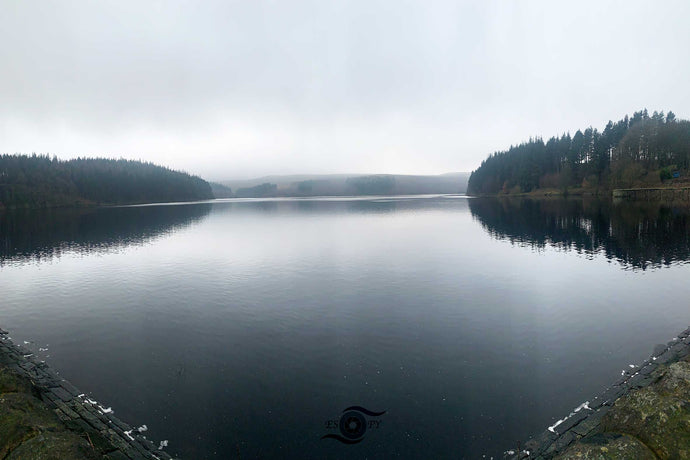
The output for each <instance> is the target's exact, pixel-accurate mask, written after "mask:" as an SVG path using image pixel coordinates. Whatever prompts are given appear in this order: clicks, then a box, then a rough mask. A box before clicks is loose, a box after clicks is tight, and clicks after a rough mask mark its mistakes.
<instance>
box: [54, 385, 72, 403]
mask: <svg viewBox="0 0 690 460" xmlns="http://www.w3.org/2000/svg"><path fill="white" fill-rule="evenodd" d="M50 392H51V393H53V394H54V395H55V396H57V397H58V398H60V399H61V400H62V401H70V400H71V399H72V395H71V394H69V393H67V392H66V391H65V390H64V389H63V388H62V387H55V388H51V389H50Z"/></svg>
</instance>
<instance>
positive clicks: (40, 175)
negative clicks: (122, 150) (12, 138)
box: [0, 155, 213, 208]
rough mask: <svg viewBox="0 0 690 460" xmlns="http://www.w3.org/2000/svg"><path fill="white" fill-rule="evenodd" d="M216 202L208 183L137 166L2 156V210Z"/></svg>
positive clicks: (138, 163)
mask: <svg viewBox="0 0 690 460" xmlns="http://www.w3.org/2000/svg"><path fill="white" fill-rule="evenodd" d="M211 198H213V193H212V192H211V186H210V185H209V184H208V182H206V181H205V180H203V179H201V178H199V177H196V176H191V175H189V174H187V173H184V172H179V171H173V170H171V169H168V168H165V167H162V166H158V165H154V164H152V163H143V162H141V161H132V160H113V159H105V158H78V159H75V160H66V161H64V160H58V159H57V158H55V157H54V158H52V159H51V158H50V157H48V156H45V155H31V156H28V155H1V156H0V208H3V207H5V208H37V207H55V206H75V205H77V206H83V205H113V204H135V203H153V202H157V203H160V202H171V201H195V200H206V199H211Z"/></svg>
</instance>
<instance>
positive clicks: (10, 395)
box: [0, 329, 172, 460]
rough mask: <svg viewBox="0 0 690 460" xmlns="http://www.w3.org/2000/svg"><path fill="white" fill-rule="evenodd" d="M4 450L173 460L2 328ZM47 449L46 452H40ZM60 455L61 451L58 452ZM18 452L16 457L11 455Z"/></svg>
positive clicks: (0, 442)
mask: <svg viewBox="0 0 690 460" xmlns="http://www.w3.org/2000/svg"><path fill="white" fill-rule="evenodd" d="M0 395H1V396H2V397H1V398H0V408H1V409H2V410H1V411H0V435H2V438H0V456H2V457H3V458H5V457H7V456H12V455H13V453H14V455H17V456H18V457H19V458H29V459H30V458H43V457H41V456H40V455H41V454H45V453H46V452H47V453H49V454H50V458H58V457H59V458H66V459H81V458H84V459H87V458H88V459H92V458H93V459H97V458H102V459H111V460H127V459H130V460H141V459H147V460H148V459H150V460H172V457H171V456H170V455H169V454H168V453H167V452H165V451H163V450H162V448H163V447H165V446H166V445H167V441H163V442H161V443H160V445H159V446H156V445H154V443H153V442H151V441H150V440H148V439H146V437H145V436H144V435H142V433H144V432H145V431H146V430H147V428H146V425H142V426H141V427H139V428H132V427H131V426H129V425H128V424H127V423H125V422H123V421H121V420H120V419H118V418H117V417H115V415H114V414H113V410H112V409H111V408H110V407H103V406H102V405H101V404H99V403H98V402H97V401H94V400H92V399H91V398H89V397H88V396H86V394H85V393H84V392H82V391H80V390H79V389H77V388H76V387H75V386H74V385H72V384H71V383H69V382H68V381H67V380H65V379H63V378H62V377H60V376H58V374H57V373H56V372H55V371H53V370H52V369H51V368H50V367H49V366H48V365H47V364H46V363H45V362H43V361H38V360H37V359H36V358H35V357H34V355H33V353H32V352H31V351H30V350H27V349H26V348H24V347H22V346H20V345H16V344H14V342H12V339H11V338H10V337H9V333H8V332H7V331H4V330H2V329H0ZM37 450H44V451H46V452H37ZM55 455H57V457H56V456H55ZM12 458H14V457H12Z"/></svg>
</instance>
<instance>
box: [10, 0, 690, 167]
mask: <svg viewBox="0 0 690 460" xmlns="http://www.w3.org/2000/svg"><path fill="white" fill-rule="evenodd" d="M688 17H690V5H688V4H687V3H685V2H680V1H675V2H663V3H661V4H649V3H648V2H642V1H633V2H626V4H625V7H624V8H623V7H621V5H620V4H618V3H614V2H609V3H601V2H584V3H582V2H578V3H573V4H554V3H553V2H530V3H526V2H522V3H509V4H506V3H499V2H482V3H480V4H474V3H469V2H450V1H442V2H437V3H434V4H433V5H432V6H429V5H428V4H426V3H424V2H416V1H413V2H407V3H404V4H398V3H396V4H393V3H390V2H386V1H376V2H366V3H364V2H339V1H336V2H329V3H327V4H326V3H322V2H313V1H298V2H291V3H290V4H289V5H288V4H274V3H270V2H261V1H260V2H247V3H232V4H227V3H225V2H217V1H209V2H204V3H202V4H191V3H183V2H172V3H165V4H162V3H161V4H154V3H151V4H149V3H146V4H141V3H139V2H117V3H107V2H99V3H89V2H83V1H66V2H61V3H59V4H45V5H41V7H40V8H37V7H35V6H34V5H32V4H30V3H6V4H5V7H4V8H3V15H2V18H0V24H1V25H2V27H1V28H0V36H1V37H2V38H3V40H2V41H0V58H2V60H3V62H4V64H5V68H6V69H9V70H11V71H7V72H4V73H3V74H2V75H0V97H2V100H3V104H2V106H1V107H0V139H2V141H1V142H0V152H2V153H8V154H12V153H29V154H30V153H31V152H37V153H39V152H40V153H46V154H49V155H51V156H52V155H57V156H58V157H59V158H62V159H70V158H76V157H106V158H113V157H114V158H125V159H141V160H143V161H150V162H153V163H156V164H160V165H164V166H167V167H170V168H172V169H175V170H181V171H186V172H189V173H190V174H194V175H198V176H200V177H203V178H206V179H208V180H212V181H218V180H227V179H241V178H245V179H246V178H256V177H261V176H267V175H277V174H279V175H286V174H306V173H311V174H334V173H343V171H345V173H347V174H419V175H436V174H442V173H445V172H450V171H463V172H469V171H472V170H474V169H476V168H477V167H478V166H479V165H480V164H481V162H482V160H483V159H485V158H486V157H487V156H488V155H489V154H491V153H493V152H496V151H501V150H505V149H507V148H508V147H509V146H511V145H515V144H519V143H520V142H524V141H527V140H528V139H529V138H531V137H543V138H548V137H550V136H553V135H559V134H562V133H566V132H571V133H573V132H575V130H577V129H582V128H584V127H587V126H594V127H598V128H600V129H601V127H603V126H604V125H605V124H606V122H607V121H608V120H613V119H618V118H620V117H622V116H623V115H625V114H629V113H632V112H634V111H636V110H640V109H642V108H648V109H649V110H650V111H651V110H663V111H673V112H674V113H675V114H676V115H677V116H678V117H679V118H681V119H687V118H690V95H688V92H687V91H685V90H684V89H685V86H686V82H687V81H688V80H689V79H690V64H688V63H687V62H686V61H685V60H683V59H679V58H678V57H679V56H683V55H684V54H685V44H686V43H690V29H688V28H687V27H686V18H688ZM27 31H30V33H28V32H27ZM19 37H21V39H18V38H19Z"/></svg>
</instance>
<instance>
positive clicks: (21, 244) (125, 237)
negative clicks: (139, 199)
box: [0, 203, 211, 265]
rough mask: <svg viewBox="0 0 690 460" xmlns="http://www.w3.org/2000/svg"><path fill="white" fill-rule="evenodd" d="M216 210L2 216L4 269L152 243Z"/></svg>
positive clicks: (14, 213) (0, 237) (165, 208)
mask: <svg viewBox="0 0 690 460" xmlns="http://www.w3.org/2000/svg"><path fill="white" fill-rule="evenodd" d="M210 210H211V205H210V204H208V203H206V204H203V203H199V204H195V205H181V206H146V207H116V208H98V209H39V210H16V211H7V212H0V265H2V264H7V263H16V262H27V261H45V260H50V259H52V258H53V257H60V256H61V255H62V254H63V253H64V252H75V253H84V254H86V253H92V252H95V251H100V252H104V251H109V250H117V249H118V248H124V247H126V246H131V245H138V244H146V243H147V242H150V241H151V240H152V239H154V238H157V237H159V236H161V235H165V234H169V233H171V232H174V231H176V230H177V229H180V228H183V227H186V226H189V225H191V224H193V223H194V222H198V221H199V220H200V219H202V218H203V217H204V216H206V215H208V213H209V212H210Z"/></svg>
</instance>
